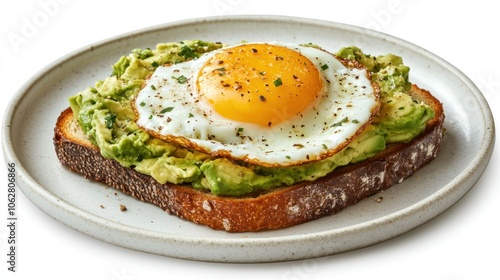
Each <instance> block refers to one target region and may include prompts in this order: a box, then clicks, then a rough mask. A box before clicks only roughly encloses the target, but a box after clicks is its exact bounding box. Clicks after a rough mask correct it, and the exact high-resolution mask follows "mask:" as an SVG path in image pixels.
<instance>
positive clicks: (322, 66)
mask: <svg viewBox="0 0 500 280" xmlns="http://www.w3.org/2000/svg"><path fill="white" fill-rule="evenodd" d="M328 68H329V67H328V64H323V65H321V70H326V69H328Z"/></svg>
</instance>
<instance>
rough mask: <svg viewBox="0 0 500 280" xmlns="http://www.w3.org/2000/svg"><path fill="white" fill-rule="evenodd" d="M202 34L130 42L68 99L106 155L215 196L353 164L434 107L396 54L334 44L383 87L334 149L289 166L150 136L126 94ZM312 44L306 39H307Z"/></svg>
mask: <svg viewBox="0 0 500 280" xmlns="http://www.w3.org/2000/svg"><path fill="white" fill-rule="evenodd" d="M222 46H223V45H222V44H221V43H214V42H205V41H200V40H194V41H182V42H174V43H161V44H158V45H157V46H156V48H155V49H134V50H132V52H131V53H130V54H129V55H127V56H122V57H121V58H120V59H119V60H118V61H117V62H116V63H115V64H114V65H113V66H112V72H111V75H110V76H109V77H106V78H105V79H103V80H99V81H97V82H96V83H95V85H94V86H90V87H88V88H86V89H85V90H83V91H81V92H79V93H77V94H76V95H74V96H72V97H70V98H69V102H70V105H71V108H72V110H73V113H74V115H75V117H76V118H77V120H78V122H79V123H80V125H81V127H82V129H83V131H84V132H85V134H86V136H87V137H88V139H89V140H90V141H91V142H92V143H93V144H94V145H97V146H98V147H99V148H100V151H101V153H102V155H103V156H104V157H107V158H113V159H115V160H117V161H118V162H120V163H121V164H122V165H123V166H126V167H131V168H134V169H135V170H137V171H138V172H141V173H144V174H147V175H150V176H152V177H153V178H155V179H156V180H157V181H158V182H160V183H166V182H170V183H174V184H187V185H191V186H192V187H193V188H196V189H200V190H205V191H210V192H212V193H213V194H215V195H226V196H241V195H249V194H252V193H256V192H259V191H264V190H268V189H270V188H273V187H276V186H282V185H292V184H294V183H297V182H300V181H304V180H315V179H317V178H320V177H322V176H325V175H326V174H328V173H330V172H331V171H332V170H334V169H335V168H337V167H339V166H344V165H347V164H349V163H356V162H359V161H362V160H364V159H366V158H368V157H371V156H373V155H375V154H376V153H377V152H380V151H382V150H384V149H385V147H386V145H387V144H388V143H392V142H408V141H410V140H412V139H413V138H414V137H415V136H417V135H418V134H419V133H421V132H422V131H423V130H424V129H425V125H426V123H427V121H428V120H430V119H431V118H432V117H433V115H434V112H433V111H432V109H430V108H429V107H428V106H426V105H424V104H421V103H419V102H417V101H415V100H413V99H412V98H411V97H410V96H409V95H408V94H407V91H408V90H409V89H410V87H411V83H410V82H409V80H408V74H409V70H410V69H409V67H408V66H405V65H404V64H403V61H402V59H401V57H399V56H396V55H393V54H387V55H382V56H376V57H375V56H371V55H368V54H364V53H363V52H362V51H361V50H360V49H359V48H357V47H346V48H342V49H341V50H339V51H338V52H337V53H336V55H337V56H339V57H343V58H347V59H352V60H357V61H358V62H360V63H362V64H363V65H364V66H365V67H366V68H367V70H368V71H370V72H371V74H372V80H373V81H375V82H377V83H378V84H379V86H380V89H381V98H380V100H381V109H380V113H379V114H378V115H377V117H376V118H375V119H374V120H373V121H372V123H371V124H370V125H369V126H368V127H367V129H366V130H365V131H364V132H363V133H361V134H360V135H359V136H358V137H357V138H356V139H354V140H353V141H352V142H351V143H350V144H349V146H348V147H346V148H345V149H344V150H342V151H341V152H339V153H337V154H336V155H334V156H332V157H330V158H327V159H324V160H321V161H317V162H311V163H306V164H303V165H298V166H291V167H272V168H270V167H262V166H257V165H253V164H248V163H241V162H235V161H231V160H229V159H226V158H213V157H211V156H209V155H206V154H203V153H200V152H197V151H194V150H189V149H186V148H183V147H180V146H178V145H176V144H172V143H167V142H164V141H162V140H159V139H156V138H154V137H152V136H151V135H149V134H148V133H146V132H145V131H143V130H140V129H139V128H138V126H137V125H136V123H135V118H136V117H135V114H134V111H133V109H132V105H131V101H132V100H133V99H134V97H135V96H136V95H137V94H138V93H139V91H140V90H141V87H142V86H143V83H144V82H145V80H146V79H147V77H148V75H151V74H152V73H153V72H154V70H155V69H156V68H157V67H158V66H160V65H163V64H167V63H179V62H182V61H186V60H189V59H196V58H197V57H199V56H200V55H202V54H203V53H205V52H210V51H212V50H215V49H218V48H221V47H222ZM311 47H312V45H311Z"/></svg>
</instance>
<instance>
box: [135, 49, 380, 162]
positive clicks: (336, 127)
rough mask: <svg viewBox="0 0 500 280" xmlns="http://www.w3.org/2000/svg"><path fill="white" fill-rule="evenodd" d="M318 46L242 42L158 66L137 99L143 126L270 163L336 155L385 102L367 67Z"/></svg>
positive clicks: (214, 151) (190, 144) (206, 149)
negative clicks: (346, 60) (175, 62)
mask: <svg viewBox="0 0 500 280" xmlns="http://www.w3.org/2000/svg"><path fill="white" fill-rule="evenodd" d="M347 64H348V63H346V62H345V61H342V60H340V59H338V58H337V57H335V56H334V55H332V54H331V53H328V52H326V51H324V50H321V49H319V48H315V47H311V46H304V45H298V44H290V43H282V42H273V43H260V42H255V43H242V44H238V45H233V46H227V47H224V48H221V49H218V50H215V51H212V52H209V53H206V54H204V55H202V56H200V57H199V58H197V59H193V60H190V61H186V62H183V63H178V64H172V65H164V66H159V67H158V68H157V69H156V70H155V72H154V73H153V74H152V75H151V77H150V78H149V79H148V80H147V82H146V83H145V85H144V87H143V89H142V90H141V91H140V92H139V94H138V95H137V97H136V99H135V100H134V102H133V106H134V110H135V112H136V116H137V120H136V122H137V124H138V126H139V127H140V128H142V129H144V130H146V131H147V132H148V133H150V134H151V135H153V136H154V137H157V138H159V139H162V140H164V141H168V142H174V143H177V144H179V145H181V146H183V147H186V148H191V149H194V150H198V151H200V152H203V153H206V154H209V155H212V156H216V157H225V158H230V159H233V160H241V161H244V162H249V163H254V164H259V165H262V166H292V165H299V164H303V163H306V162H311V161H317V160H320V159H324V158H326V157H329V156H332V155H334V154H335V153H337V152H339V151H340V150H342V149H343V148H345V147H346V146H347V145H348V144H349V143H350V142H351V141H352V140H353V138H354V137H355V136H356V135H358V134H359V133H360V132H362V131H363V129H364V128H365V126H366V125H367V124H369V123H370V121H371V118H372V117H373V115H374V114H376V112H377V111H378V108H379V92H378V88H377V87H376V86H375V85H373V84H372V83H371V81H370V76H369V73H368V72H367V71H366V69H364V68H363V67H361V66H358V67H353V66H349V65H347Z"/></svg>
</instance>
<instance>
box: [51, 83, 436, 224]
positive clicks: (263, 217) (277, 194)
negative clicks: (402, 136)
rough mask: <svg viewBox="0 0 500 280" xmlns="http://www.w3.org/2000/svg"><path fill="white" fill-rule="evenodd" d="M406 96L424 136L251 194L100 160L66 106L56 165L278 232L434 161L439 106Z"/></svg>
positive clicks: (198, 219)
mask: <svg viewBox="0 0 500 280" xmlns="http://www.w3.org/2000/svg"><path fill="white" fill-rule="evenodd" d="M410 94H411V95H412V96H413V97H414V98H415V99H417V100H419V101H422V102H425V103H426V104H428V105H429V106H431V107H432V108H433V110H434V112H435V117H434V118H433V119H432V120H430V121H429V122H428V124H427V127H426V129H425V131H424V132H423V133H422V134H421V135H419V136H418V137H416V138H415V139H413V140H412V141H411V142H409V143H398V144H390V145H388V147H387V149H386V150H384V151H383V152H381V153H379V154H377V155H376V156H374V157H372V158H370V159H368V160H365V161H363V162H360V163H356V164H351V165H347V166H345V167H341V168H337V169H336V170H334V171H333V172H331V173H330V174H328V175H327V176H325V177H323V178H320V179H318V180H316V181H313V182H309V181H305V182H301V183H299V184H296V185H293V186H287V187H279V188H276V189H273V190H272V191H269V192H266V193H263V194H261V195H259V196H257V197H224V196H215V195H213V194H211V193H209V192H203V191H200V190H195V189H193V188H191V187H189V186H183V185H175V184H169V183H167V184H160V183H158V182H157V181H156V180H155V179H153V178H152V177H151V176H148V175H145V174H142V173H139V172H137V171H135V170H133V169H132V168H127V167H123V166H122V165H120V164H119V163H118V162H117V161H115V160H113V159H108V158H104V157H103V156H102V155H101V154H100V152H99V149H98V148H97V147H95V146H93V145H92V144H91V143H90V142H89V141H87V140H86V139H85V137H84V135H83V133H82V132H81V130H80V128H79V126H78V123H77V122H76V121H75V119H74V118H73V114H72V111H71V109H70V108H68V109H66V110H65V111H63V112H62V113H61V115H60V116H59V118H58V120H57V123H56V126H55V129H54V145H55V150H56V154H57V157H58V158H59V160H60V162H61V163H62V164H63V165H64V166H66V167H67V168H69V169H70V170H72V171H74V172H76V173H79V174H82V175H83V176H85V178H87V179H89V180H93V181H98V182H102V183H104V184H106V185H108V186H111V187H113V188H115V189H118V190H120V191H122V192H123V193H125V194H128V195H131V196H133V197H135V198H137V199H140V200H142V201H145V202H149V203H152V204H154V205H157V206H158V207H160V208H162V209H163V210H165V211H166V212H168V213H170V214H173V215H176V216H178V217H180V218H182V219H185V220H188V221H192V222H195V223H198V224H203V225H206V226H209V227H211V228H213V229H220V230H226V231H229V232H250V231H251V232H253V231H261V230H269V229H278V228H284V227H289V226H293V225H297V224H301V223H304V222H307V221H311V220H315V219H318V218H320V217H323V216H327V215H331V214H334V213H337V212H339V211H341V210H343V209H345V208H346V207H348V206H349V205H352V204H355V203H357V202H359V201H360V200H362V199H364V198H367V197H369V196H372V195H374V194H376V193H378V192H380V191H382V190H385V189H387V188H389V187H391V186H393V185H395V184H397V183H400V182H401V181H403V180H404V179H405V178H407V177H408V176H411V175H412V174H413V173H414V172H415V171H416V170H418V169H419V168H420V167H422V166H424V165H426V164H427V163H429V162H430V161H432V160H433V159H434V158H435V157H436V156H437V154H438V152H439V150H440V146H441V141H442V134H443V123H444V117H445V116H444V111H443V107H442V104H441V102H440V101H439V100H437V99H436V98H435V97H434V96H432V94H431V93H430V92H428V91H426V90H423V89H420V88H419V87H418V86H416V85H413V86H412V89H411V90H410Z"/></svg>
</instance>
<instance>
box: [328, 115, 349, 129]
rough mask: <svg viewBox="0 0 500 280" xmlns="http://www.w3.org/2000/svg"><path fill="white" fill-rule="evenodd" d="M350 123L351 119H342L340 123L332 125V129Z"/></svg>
mask: <svg viewBox="0 0 500 280" xmlns="http://www.w3.org/2000/svg"><path fill="white" fill-rule="evenodd" d="M348 121H349V118H348V117H345V118H343V119H341V120H340V121H338V122H336V123H334V124H332V125H331V126H330V127H336V126H342V124H343V123H346V122H348Z"/></svg>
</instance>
